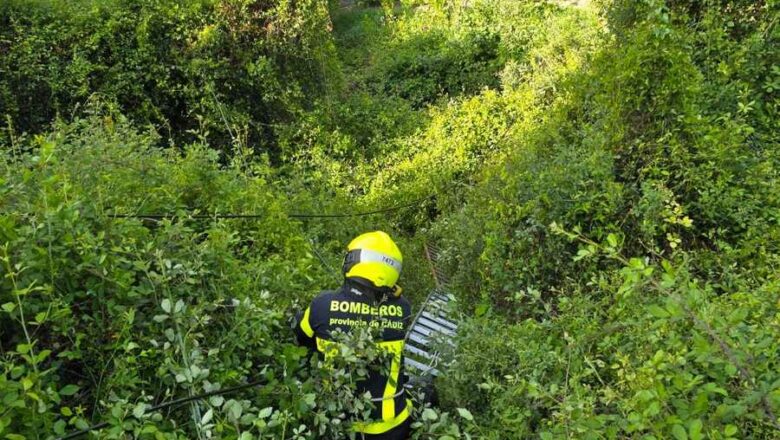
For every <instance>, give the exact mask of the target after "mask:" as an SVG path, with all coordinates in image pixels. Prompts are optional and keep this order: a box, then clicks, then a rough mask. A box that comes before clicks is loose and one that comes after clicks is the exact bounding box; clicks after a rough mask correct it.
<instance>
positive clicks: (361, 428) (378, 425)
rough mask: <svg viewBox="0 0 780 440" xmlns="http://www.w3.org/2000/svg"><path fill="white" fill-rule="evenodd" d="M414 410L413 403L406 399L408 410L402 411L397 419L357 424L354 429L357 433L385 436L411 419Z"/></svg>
mask: <svg viewBox="0 0 780 440" xmlns="http://www.w3.org/2000/svg"><path fill="white" fill-rule="evenodd" d="M411 409H412V401H411V400H409V399H406V408H404V410H403V411H401V412H400V413H399V414H398V415H397V416H396V417H394V418H393V419H391V420H383V421H381V422H369V423H365V422H355V423H353V424H352V429H353V430H354V431H356V432H362V433H364V434H384V433H385V432H387V431H389V430H391V429H393V428H395V427H396V426H398V425H400V424H401V423H403V422H404V421H406V419H408V418H409V411H410V410H411Z"/></svg>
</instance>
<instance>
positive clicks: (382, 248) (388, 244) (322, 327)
mask: <svg viewBox="0 0 780 440" xmlns="http://www.w3.org/2000/svg"><path fill="white" fill-rule="evenodd" d="M402 262H403V257H402V255H401V251H400V250H399V249H398V246H396V244H395V243H394V242H393V240H392V239H391V238H390V236H389V235H387V234H386V233H384V232H381V231H374V232H368V233H365V234H362V235H360V236H358V237H357V238H355V239H354V240H352V242H350V243H349V246H348V247H347V253H346V256H345V257H344V264H343V267H342V271H343V273H344V283H343V284H342V286H341V287H340V288H339V289H338V290H335V291H325V292H322V293H320V294H319V295H318V296H317V297H316V298H314V300H312V302H311V304H310V305H309V307H308V308H306V310H305V312H303V313H299V316H298V317H296V322H295V333H296V337H297V339H298V343H299V344H301V345H303V346H306V347H309V348H310V349H311V350H313V351H316V352H318V353H320V356H322V357H325V358H326V357H327V352H328V347H329V345H330V344H333V342H332V340H331V332H332V331H334V330H336V329H340V330H341V331H344V332H347V333H348V332H350V331H351V330H353V329H355V328H357V327H358V326H368V327H369V328H371V327H374V328H379V335H378V338H379V339H378V340H377V341H376V343H377V344H379V346H380V348H381V349H384V350H387V352H389V353H390V358H391V365H390V368H389V374H387V373H386V372H387V371H388V370H387V369H386V368H385V369H381V368H372V369H370V371H369V376H368V378H367V379H365V380H363V381H361V382H359V383H358V384H357V393H358V394H360V395H362V394H364V393H365V392H366V391H368V392H369V393H370V395H371V401H372V402H373V403H374V407H375V409H374V411H373V413H372V419H371V420H370V421H367V422H362V423H354V424H353V429H354V430H355V431H356V432H357V433H358V438H364V439H367V440H368V439H377V440H378V439H383V440H385V439H387V440H390V439H393V440H394V439H406V438H407V437H408V435H409V431H410V425H411V419H410V417H409V414H410V412H411V401H410V400H409V399H408V398H407V396H406V392H405V387H404V384H405V380H406V379H405V375H404V364H403V354H402V352H403V347H404V336H405V335H406V327H407V325H408V324H409V321H410V319H411V305H410V304H409V301H407V300H406V298H405V297H403V296H401V288H400V287H398V285H397V282H398V277H399V276H400V275H401V266H402ZM383 371H385V373H383Z"/></svg>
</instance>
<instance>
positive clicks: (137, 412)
mask: <svg viewBox="0 0 780 440" xmlns="http://www.w3.org/2000/svg"><path fill="white" fill-rule="evenodd" d="M144 414H146V403H143V402H140V403H138V404H137V405H136V406H135V407H134V408H133V417H135V418H136V419H141V418H143V416H144Z"/></svg>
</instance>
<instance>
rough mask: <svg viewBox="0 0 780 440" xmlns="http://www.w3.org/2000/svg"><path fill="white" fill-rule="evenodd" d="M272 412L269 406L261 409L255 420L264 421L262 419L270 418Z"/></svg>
mask: <svg viewBox="0 0 780 440" xmlns="http://www.w3.org/2000/svg"><path fill="white" fill-rule="evenodd" d="M273 412H274V409H273V407H270V406H269V407H266V408H263V409H261V410H260V412H259V413H257V418H259V419H264V418H266V417H268V416H270V415H271V413H273Z"/></svg>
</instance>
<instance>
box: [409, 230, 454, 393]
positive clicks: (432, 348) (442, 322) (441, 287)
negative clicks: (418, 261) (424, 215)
mask: <svg viewBox="0 0 780 440" xmlns="http://www.w3.org/2000/svg"><path fill="white" fill-rule="evenodd" d="M425 254H426V257H427V258H428V261H429V262H430V264H431V271H432V273H433V278H434V280H435V281H436V288H435V289H433V290H432V291H431V293H429V294H428V297H427V298H426V300H425V301H424V302H423V304H422V306H421V307H420V310H419V311H418V312H417V315H415V317H414V320H413V321H412V323H411V325H410V326H409V331H408V333H407V334H406V344H404V365H405V366H406V374H407V375H408V376H409V377H410V378H417V379H421V378H424V377H436V376H439V375H440V374H441V370H439V369H438V368H436V367H437V366H439V363H440V362H441V357H440V354H439V352H438V351H437V349H436V346H437V344H438V343H440V342H443V343H446V344H449V345H452V346H454V342H452V339H453V338H454V337H455V334H456V332H457V330H458V325H457V324H456V320H455V319H454V317H453V316H452V308H453V307H452V306H453V305H454V304H453V303H454V297H453V296H452V295H451V294H450V293H448V291H447V288H446V285H447V283H448V281H449V280H448V279H447V277H446V276H445V275H444V274H443V272H442V271H441V270H439V268H438V267H437V266H438V264H437V262H438V257H439V250H438V249H437V248H436V247H435V246H433V245H431V244H428V243H426V245H425Z"/></svg>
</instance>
